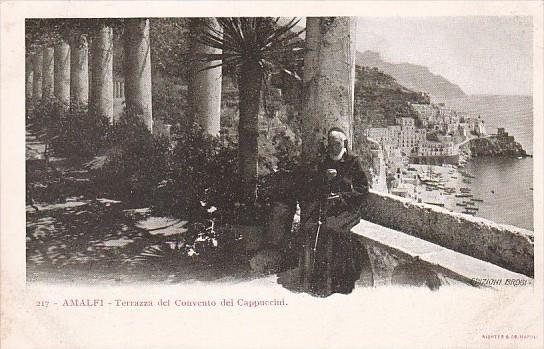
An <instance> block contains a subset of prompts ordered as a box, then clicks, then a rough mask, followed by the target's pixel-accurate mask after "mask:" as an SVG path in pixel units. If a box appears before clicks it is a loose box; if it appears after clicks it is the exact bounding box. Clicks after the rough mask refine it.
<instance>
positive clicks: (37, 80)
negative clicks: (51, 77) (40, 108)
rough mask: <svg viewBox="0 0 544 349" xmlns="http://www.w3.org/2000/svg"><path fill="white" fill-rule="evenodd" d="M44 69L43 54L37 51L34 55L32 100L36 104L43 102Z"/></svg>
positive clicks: (39, 50)
mask: <svg viewBox="0 0 544 349" xmlns="http://www.w3.org/2000/svg"><path fill="white" fill-rule="evenodd" d="M42 69H43V54H42V50H41V49H37V50H36V52H35V53H34V54H32V71H33V77H32V78H33V81H32V100H33V102H34V104H38V103H39V102H40V101H41V100H42Z"/></svg>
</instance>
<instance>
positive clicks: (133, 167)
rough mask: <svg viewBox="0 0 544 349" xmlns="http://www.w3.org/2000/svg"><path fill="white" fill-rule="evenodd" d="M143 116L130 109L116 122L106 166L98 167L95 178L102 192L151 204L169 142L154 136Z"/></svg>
mask: <svg viewBox="0 0 544 349" xmlns="http://www.w3.org/2000/svg"><path fill="white" fill-rule="evenodd" d="M142 119H143V118H142V116H140V115H138V114H137V113H134V112H132V111H131V110H126V111H125V113H124V114H123V115H122V116H121V118H120V120H119V121H118V122H117V123H116V124H115V125H114V127H113V130H112V133H111V137H110V139H109V140H110V144H111V146H110V148H109V149H108V151H107V152H106V153H105V155H104V157H105V158H106V159H105V161H104V164H103V166H101V167H98V168H95V169H94V170H95V171H94V172H93V180H94V182H95V183H96V185H97V186H98V187H99V188H101V190H102V191H105V192H106V193H110V194H112V195H114V197H117V198H120V199H125V200H127V201H130V202H132V203H134V204H149V203H151V202H153V198H154V195H155V192H156V190H157V187H158V185H159V183H160V182H161V181H162V180H163V177H164V172H165V169H166V167H167V161H168V155H169V151H170V149H169V142H168V140H166V139H164V138H161V137H154V136H153V135H152V134H151V133H150V132H149V131H148V130H147V128H146V127H145V125H144V123H143V121H142Z"/></svg>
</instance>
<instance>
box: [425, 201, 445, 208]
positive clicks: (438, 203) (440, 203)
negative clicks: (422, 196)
mask: <svg viewBox="0 0 544 349" xmlns="http://www.w3.org/2000/svg"><path fill="white" fill-rule="evenodd" d="M425 203H426V204H429V205H434V206H440V207H444V203H443V202H439V201H425Z"/></svg>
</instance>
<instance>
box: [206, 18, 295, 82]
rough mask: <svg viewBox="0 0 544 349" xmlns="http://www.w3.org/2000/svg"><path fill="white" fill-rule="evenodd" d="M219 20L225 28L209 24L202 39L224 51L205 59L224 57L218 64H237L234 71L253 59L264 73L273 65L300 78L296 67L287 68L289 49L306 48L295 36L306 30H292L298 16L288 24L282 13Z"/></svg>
mask: <svg viewBox="0 0 544 349" xmlns="http://www.w3.org/2000/svg"><path fill="white" fill-rule="evenodd" d="M217 21H218V23H219V25H220V26H221V28H222V30H217V29H215V28H213V27H211V26H207V25H206V27H207V28H206V29H207V30H206V31H205V32H204V33H202V36H200V38H199V40H200V41H201V42H202V43H203V44H205V45H208V46H210V47H213V48H217V49H220V50H221V51H222V53H218V54H208V55H206V56H204V57H202V58H201V59H202V60H203V61H207V62H214V61H221V62H220V63H217V64H216V66H217V65H222V66H226V67H227V68H234V69H232V71H238V72H239V70H240V69H241V68H242V66H244V64H246V63H247V62H248V61H251V62H252V63H256V64H257V65H258V66H259V67H260V68H261V73H262V74H263V77H264V75H266V74H269V73H271V72H272V70H273V68H279V70H280V71H284V72H286V73H288V74H290V75H292V76H294V77H296V78H298V79H300V78H299V77H298V75H297V74H296V73H295V72H294V71H292V70H289V69H287V66H288V65H289V63H288V62H289V61H287V60H285V59H284V58H285V55H286V54H287V53H294V52H302V48H301V44H300V41H299V40H294V39H295V38H298V37H299V35H300V34H301V33H302V32H303V31H299V32H293V31H291V30H292V29H293V28H294V27H295V26H296V25H297V24H298V22H299V21H298V20H296V19H295V18H293V19H291V20H290V21H289V22H288V23H287V24H284V25H281V24H279V21H280V18H279V17H278V18H271V17H222V18H217ZM204 24H205V23H204ZM290 62H291V63H292V62H293V61H290ZM212 67H213V65H212ZM265 80H266V79H265Z"/></svg>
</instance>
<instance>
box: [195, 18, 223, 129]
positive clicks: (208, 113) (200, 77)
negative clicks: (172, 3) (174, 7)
mask: <svg viewBox="0 0 544 349" xmlns="http://www.w3.org/2000/svg"><path fill="white" fill-rule="evenodd" d="M208 26H209V27H211V28H213V29H215V30H217V31H221V26H220V25H219V23H217V20H216V19H215V18H195V19H192V20H191V54H192V55H193V60H192V62H191V65H190V68H189V69H190V73H189V96H190V98H189V103H190V105H191V111H192V115H193V117H194V118H195V121H196V122H197V123H198V124H199V125H201V126H202V127H203V128H204V130H205V131H206V132H207V133H209V134H211V135H214V136H217V135H219V131H220V129H221V123H220V120H221V119H220V115H221V80H222V74H221V73H222V68H221V67H220V66H219V67H216V68H213V69H207V70H203V69H205V68H206V67H211V66H216V65H218V64H221V61H220V60H218V61H212V62H209V63H207V62H204V61H202V59H203V57H205V56H206V55H210V54H221V53H222V50H220V49H216V48H213V47H210V46H208V45H204V44H202V43H200V42H199V41H198V35H200V33H202V31H206V30H209V28H208Z"/></svg>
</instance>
